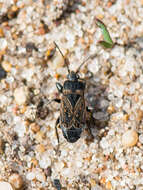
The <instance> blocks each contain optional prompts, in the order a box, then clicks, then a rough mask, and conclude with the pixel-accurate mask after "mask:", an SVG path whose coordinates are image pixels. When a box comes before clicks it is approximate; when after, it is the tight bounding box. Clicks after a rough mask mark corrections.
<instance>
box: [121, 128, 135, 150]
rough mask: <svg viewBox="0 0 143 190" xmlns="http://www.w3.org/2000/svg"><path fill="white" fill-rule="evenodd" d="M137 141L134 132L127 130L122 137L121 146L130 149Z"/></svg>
mask: <svg viewBox="0 0 143 190" xmlns="http://www.w3.org/2000/svg"><path fill="white" fill-rule="evenodd" d="M137 141H138V134H137V132H136V131H135V130H128V131H126V132H125V133H124V134H123V136H122V144H123V146H125V147H132V146H134V145H135V144H136V143H137Z"/></svg>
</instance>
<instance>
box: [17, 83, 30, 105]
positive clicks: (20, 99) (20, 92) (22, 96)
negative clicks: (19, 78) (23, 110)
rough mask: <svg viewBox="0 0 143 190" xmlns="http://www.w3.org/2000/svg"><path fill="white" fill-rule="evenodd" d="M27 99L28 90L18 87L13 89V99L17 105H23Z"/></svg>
mask: <svg viewBox="0 0 143 190" xmlns="http://www.w3.org/2000/svg"><path fill="white" fill-rule="evenodd" d="M27 97H28V89H27V88H26V87H24V86H23V87H20V88H17V89H15V91H14V98H15V101H16V103H17V104H18V105H22V104H25V103H26V101H27Z"/></svg>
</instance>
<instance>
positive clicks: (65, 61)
mask: <svg viewBox="0 0 143 190" xmlns="http://www.w3.org/2000/svg"><path fill="white" fill-rule="evenodd" d="M54 44H55V46H56V48H57V49H58V50H59V52H60V54H61V55H62V57H63V59H64V63H65V65H66V66H67V70H68V73H70V69H69V65H68V64H69V60H68V59H67V58H65V56H64V55H63V53H62V51H61V50H60V48H59V46H58V45H57V44H56V42H54Z"/></svg>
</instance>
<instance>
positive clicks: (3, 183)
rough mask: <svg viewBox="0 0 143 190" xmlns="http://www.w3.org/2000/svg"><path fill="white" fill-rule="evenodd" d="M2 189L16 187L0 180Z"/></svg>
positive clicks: (7, 189)
mask: <svg viewBox="0 0 143 190" xmlns="http://www.w3.org/2000/svg"><path fill="white" fill-rule="evenodd" d="M0 190H14V189H13V188H12V186H11V185H10V184H9V183H8V182H5V181H0Z"/></svg>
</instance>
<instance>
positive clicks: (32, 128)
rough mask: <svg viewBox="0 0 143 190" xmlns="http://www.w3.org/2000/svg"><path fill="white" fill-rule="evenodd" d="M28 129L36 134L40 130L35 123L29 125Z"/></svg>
mask: <svg viewBox="0 0 143 190" xmlns="http://www.w3.org/2000/svg"><path fill="white" fill-rule="evenodd" d="M30 129H31V130H32V131H33V132H34V133H37V132H38V131H39V130H40V126H39V125H37V124H36V123H31V125H30Z"/></svg>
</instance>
